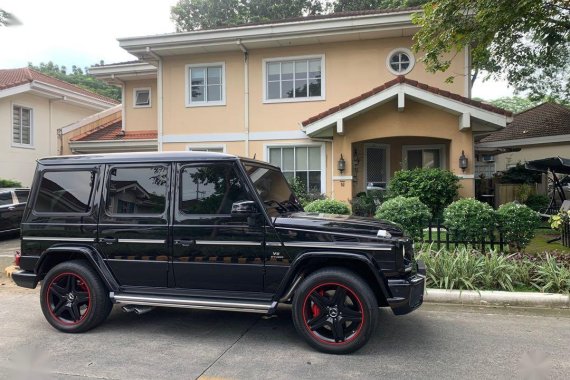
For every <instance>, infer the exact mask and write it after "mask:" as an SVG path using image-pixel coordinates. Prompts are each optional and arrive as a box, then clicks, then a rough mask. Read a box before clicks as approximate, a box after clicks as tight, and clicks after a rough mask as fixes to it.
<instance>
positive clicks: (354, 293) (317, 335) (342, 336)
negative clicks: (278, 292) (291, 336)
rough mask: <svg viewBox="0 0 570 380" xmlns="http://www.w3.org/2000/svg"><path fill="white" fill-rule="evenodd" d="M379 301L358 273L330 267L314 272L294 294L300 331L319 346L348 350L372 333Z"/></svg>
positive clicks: (327, 349) (339, 351) (332, 350)
mask: <svg viewBox="0 0 570 380" xmlns="http://www.w3.org/2000/svg"><path fill="white" fill-rule="evenodd" d="M377 319H378V302H377V301H376V297H375V296H374V293H373V292H372V290H371V289H370V287H369V286H368V284H367V283H366V282H365V281H364V280H362V279H361V278H360V277H358V275H357V274H356V273H353V272H351V271H348V270H345V269H342V268H327V269H322V270H319V271H317V272H315V273H313V274H312V275H310V276H309V277H308V278H307V279H306V280H305V281H303V283H301V285H300V286H299V289H297V291H296V293H295V296H294V298H293V322H294V324H295V328H296V329H297V331H298V332H299V334H300V335H301V336H302V337H303V338H304V339H305V340H306V341H307V342H308V343H309V344H310V345H311V346H313V347H315V348H316V349H318V350H320V351H323V352H327V353H332V354H346V353H350V352H354V351H356V350H358V349H359V348H361V347H362V346H363V345H364V344H365V343H366V342H367V341H368V339H370V337H371V336H372V333H373V332H374V330H375V327H376V323H377Z"/></svg>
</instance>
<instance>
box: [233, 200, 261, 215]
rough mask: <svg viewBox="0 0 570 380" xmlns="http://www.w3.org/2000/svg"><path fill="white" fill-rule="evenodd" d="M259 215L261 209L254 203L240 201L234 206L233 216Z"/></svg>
mask: <svg viewBox="0 0 570 380" xmlns="http://www.w3.org/2000/svg"><path fill="white" fill-rule="evenodd" d="M258 214H259V209H258V208H257V203H255V202H254V201H238V202H234V203H233V204H232V215H233V216H255V215H258Z"/></svg>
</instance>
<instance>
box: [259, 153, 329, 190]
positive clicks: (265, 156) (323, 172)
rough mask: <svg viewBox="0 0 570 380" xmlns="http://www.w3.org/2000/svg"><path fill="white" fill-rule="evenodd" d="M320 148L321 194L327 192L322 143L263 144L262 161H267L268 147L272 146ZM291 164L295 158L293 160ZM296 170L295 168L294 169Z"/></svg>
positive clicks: (325, 162) (325, 159)
mask: <svg viewBox="0 0 570 380" xmlns="http://www.w3.org/2000/svg"><path fill="white" fill-rule="evenodd" d="M311 147H313V148H314V147H319V148H321V194H326V193H327V151H326V146H325V144H324V143H287V144H264V145H263V161H265V162H267V163H270V162H269V149H272V148H311ZM293 165H296V164H295V160H293ZM294 171H295V172H296V170H295V169H294Z"/></svg>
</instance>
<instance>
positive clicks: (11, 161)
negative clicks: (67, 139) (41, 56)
mask: <svg viewBox="0 0 570 380" xmlns="http://www.w3.org/2000/svg"><path fill="white" fill-rule="evenodd" d="M117 104H118V102H116V101H115V100H113V99H110V98H107V97H105V96H101V95H98V94H95V93H93V92H91V91H87V90H85V89H83V88H80V87H77V86H74V85H72V84H69V83H67V82H63V81H61V80H58V79H56V78H53V77H50V76H48V75H44V74H42V73H40V72H38V71H35V70H32V69H29V68H19V69H6V70H0V134H1V136H2V137H1V139H0V142H1V144H2V148H1V149H0V178H4V179H12V180H17V181H19V182H21V183H22V184H23V185H24V186H29V185H30V184H31V182H32V178H33V176H34V172H35V167H36V160H37V159H38V158H41V157H45V156H50V155H58V154H60V152H59V150H58V139H59V138H60V136H59V135H58V132H57V131H58V129H60V128H62V127H64V126H66V125H68V124H71V123H73V122H75V121H77V120H79V119H82V118H84V117H86V116H89V115H92V114H95V113H98V112H100V111H102V110H106V109H108V108H111V107H114V106H117Z"/></svg>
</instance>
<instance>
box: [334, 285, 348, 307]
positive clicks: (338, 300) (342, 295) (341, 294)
mask: <svg viewBox="0 0 570 380" xmlns="http://www.w3.org/2000/svg"><path fill="white" fill-rule="evenodd" d="M345 299H346V290H345V289H344V288H343V287H342V286H337V287H336V290H335V291H334V297H333V300H332V304H333V305H337V306H339V307H342V306H344V302H345Z"/></svg>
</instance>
